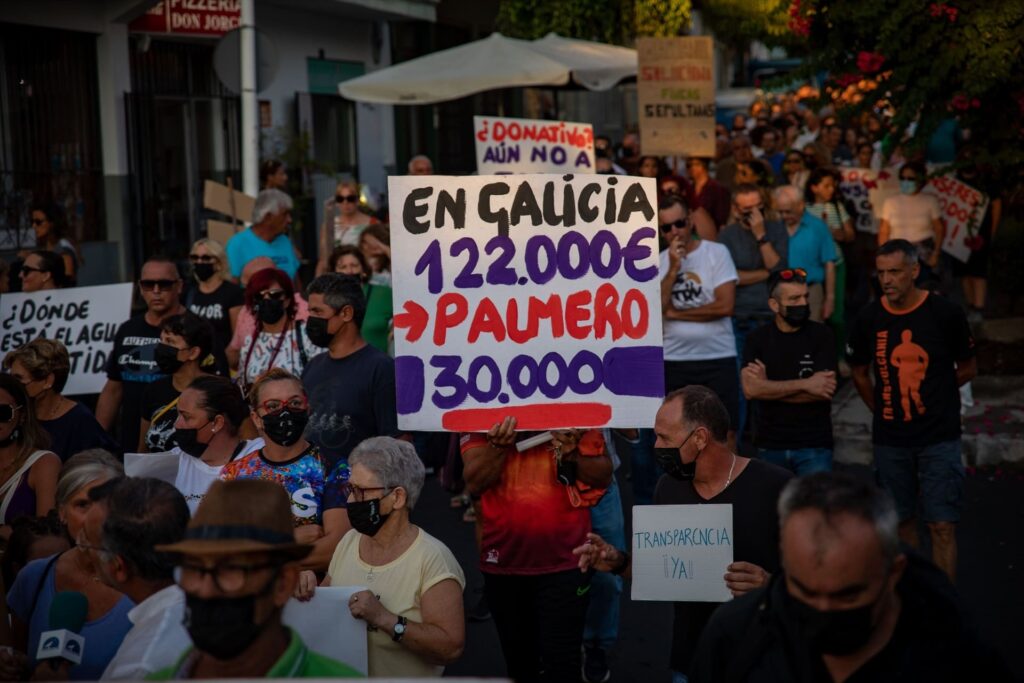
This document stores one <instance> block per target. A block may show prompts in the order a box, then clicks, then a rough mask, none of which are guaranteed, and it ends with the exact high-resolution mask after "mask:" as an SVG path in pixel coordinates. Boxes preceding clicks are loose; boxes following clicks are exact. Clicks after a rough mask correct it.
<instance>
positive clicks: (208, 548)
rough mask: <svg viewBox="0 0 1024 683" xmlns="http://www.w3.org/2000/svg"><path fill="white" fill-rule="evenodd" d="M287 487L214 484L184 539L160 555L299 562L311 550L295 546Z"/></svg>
mask: <svg viewBox="0 0 1024 683" xmlns="http://www.w3.org/2000/svg"><path fill="white" fill-rule="evenodd" d="M292 520H293V517H292V510H291V502H290V501H289V500H288V494H287V492H285V490H284V487H282V486H281V485H280V484H276V483H274V482H272V481H265V480H261V479H234V480H232V481H216V482H214V483H213V485H212V486H211V487H210V489H209V491H207V493H206V496H205V497H204V498H203V501H202V502H201V503H200V504H199V509H198V510H196V514H195V516H193V517H192V520H191V521H190V522H189V524H188V529H187V530H186V531H185V537H184V538H183V539H182V540H181V541H178V542H177V543H171V544H170V545H158V546H156V550H158V551H160V552H165V553H175V554H181V555H238V554H241V553H272V554H278V555H285V556H287V557H288V559H292V560H301V559H302V558H304V557H306V556H307V555H309V553H310V552H312V551H313V546H311V545H308V544H299V543H296V542H295V534H294V529H293V522H292Z"/></svg>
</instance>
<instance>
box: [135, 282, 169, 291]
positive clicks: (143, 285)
mask: <svg viewBox="0 0 1024 683" xmlns="http://www.w3.org/2000/svg"><path fill="white" fill-rule="evenodd" d="M176 284H178V281H177V280H139V288H140V289H142V291H144V292H153V291H156V290H157V289H158V288H159V290H160V291H161V292H169V291H171V289H172V288H173V287H174V285H176Z"/></svg>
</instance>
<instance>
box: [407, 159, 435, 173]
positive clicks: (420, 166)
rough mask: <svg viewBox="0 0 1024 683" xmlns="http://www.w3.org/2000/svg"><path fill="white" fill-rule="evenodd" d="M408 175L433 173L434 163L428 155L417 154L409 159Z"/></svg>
mask: <svg viewBox="0 0 1024 683" xmlns="http://www.w3.org/2000/svg"><path fill="white" fill-rule="evenodd" d="M409 175H434V164H433V163H432V162H431V161H430V157H428V156H426V155H424V154H418V155H416V156H414V157H413V158H412V159H409Z"/></svg>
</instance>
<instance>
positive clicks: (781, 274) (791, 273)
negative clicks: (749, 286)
mask: <svg viewBox="0 0 1024 683" xmlns="http://www.w3.org/2000/svg"><path fill="white" fill-rule="evenodd" d="M775 277H777V278H779V279H780V280H782V281H783V282H792V281H794V280H795V281H796V282H803V281H804V280H806V279H807V271H806V270H804V269H803V268H786V269H785V270H780V271H778V272H777V273H775Z"/></svg>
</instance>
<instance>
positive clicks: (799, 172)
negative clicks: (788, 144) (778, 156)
mask: <svg viewBox="0 0 1024 683" xmlns="http://www.w3.org/2000/svg"><path fill="white" fill-rule="evenodd" d="M810 175H811V172H810V171H809V170H808V169H807V159H805V158H804V155H803V154H801V153H800V150H797V149H791V150H789V151H788V152H786V157H785V158H784V159H783V160H782V177H781V178H780V184H782V185H792V186H793V187H795V188H798V189H800V190H801V191H803V190H804V188H806V187H807V179H808V178H809V177H810Z"/></svg>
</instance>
